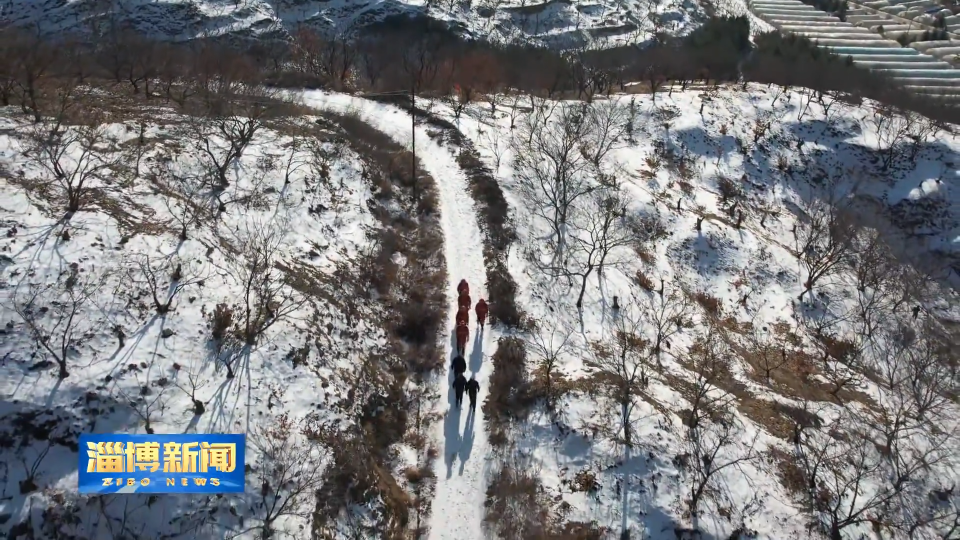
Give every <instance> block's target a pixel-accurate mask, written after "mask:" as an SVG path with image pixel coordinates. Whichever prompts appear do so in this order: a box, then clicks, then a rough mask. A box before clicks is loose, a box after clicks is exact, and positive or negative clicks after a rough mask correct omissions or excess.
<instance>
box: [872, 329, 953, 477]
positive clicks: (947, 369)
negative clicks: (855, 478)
mask: <svg viewBox="0 0 960 540" xmlns="http://www.w3.org/2000/svg"><path fill="white" fill-rule="evenodd" d="M927 324H928V327H927V328H922V327H921V330H922V333H918V331H917V330H915V329H914V328H911V327H909V326H907V325H906V324H903V325H901V326H900V328H899V329H898V330H897V331H896V332H893V333H891V334H888V335H886V336H884V338H883V339H877V340H876V341H875V343H874V345H873V346H872V347H871V349H872V352H873V353H874V354H873V355H872V356H871V359H872V360H873V361H874V363H875V365H874V372H875V373H876V379H877V381H878V382H879V383H880V385H881V388H882V389H883V391H882V392H880V393H878V395H877V397H876V398H875V400H876V406H875V407H872V408H869V409H865V410H864V411H863V414H862V416H863V418H864V421H865V423H866V425H867V426H869V427H870V428H871V430H872V432H873V433H874V434H875V435H877V436H878V438H879V440H878V446H879V447H880V448H882V449H883V451H884V453H885V454H886V455H889V456H891V458H892V459H893V460H894V463H893V465H894V469H898V468H899V466H900V465H901V462H900V456H901V455H903V454H904V453H905V452H907V451H909V449H910V448H912V445H913V444H914V443H915V442H916V439H917V438H918V437H929V436H931V435H930V434H928V433H927V431H928V427H929V425H928V424H929V422H931V421H935V419H938V418H942V417H943V416H944V414H946V412H947V411H946V407H947V406H948V405H949V403H950V396H952V395H955V393H956V392H957V390H958V383H957V375H958V373H960V366H958V365H957V364H956V362H952V361H951V360H952V359H951V358H949V354H950V352H949V351H950V350H951V349H952V348H954V347H955V344H953V343H951V342H950V341H948V340H943V339H939V336H938V335H937V334H938V332H937V331H936V330H935V329H933V328H930V327H929V324H931V323H927ZM951 364H952V365H951ZM934 432H935V433H941V434H942V433H945V430H944V428H942V427H938V428H937V429H936V430H934ZM932 436H933V437H937V435H932ZM931 446H938V445H937V444H935V442H934V441H931V440H929V438H928V440H927V447H928V448H929V447H931Z"/></svg>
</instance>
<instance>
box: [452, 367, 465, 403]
mask: <svg viewBox="0 0 960 540" xmlns="http://www.w3.org/2000/svg"><path fill="white" fill-rule="evenodd" d="M466 387H467V379H466V377H464V376H463V373H461V374H459V375H457V377H456V378H455V379H453V390H454V391H455V392H456V393H457V408H458V409H459V408H460V406H461V405H462V404H463V391H464V390H465V389H466Z"/></svg>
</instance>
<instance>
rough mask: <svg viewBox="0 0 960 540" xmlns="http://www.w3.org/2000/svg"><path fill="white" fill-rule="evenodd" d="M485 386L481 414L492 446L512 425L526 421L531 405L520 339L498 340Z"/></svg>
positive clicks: (525, 353)
mask: <svg viewBox="0 0 960 540" xmlns="http://www.w3.org/2000/svg"><path fill="white" fill-rule="evenodd" d="M487 386H488V391H487V399H486V400H485V401H484V403H483V412H484V413H485V414H486V417H487V425H488V427H489V429H490V433H491V434H492V436H491V444H492V440H493V438H494V437H493V435H496V436H497V438H498V439H499V435H502V434H503V432H504V431H505V430H506V429H507V427H509V425H510V423H511V422H513V421H516V420H520V419H523V418H525V417H526V414H527V412H528V411H529V409H530V407H531V406H532V405H533V402H534V396H533V393H532V392H531V390H530V384H529V382H528V380H527V350H526V348H525V347H524V343H523V341H522V340H520V338H516V337H504V338H500V341H499V344H498V346H497V352H495V353H494V354H493V373H491V375H490V382H489V384H488V385H487Z"/></svg>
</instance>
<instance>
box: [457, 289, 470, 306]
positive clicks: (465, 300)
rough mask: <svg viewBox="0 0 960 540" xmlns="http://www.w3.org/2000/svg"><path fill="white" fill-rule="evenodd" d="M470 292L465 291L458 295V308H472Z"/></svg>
mask: <svg viewBox="0 0 960 540" xmlns="http://www.w3.org/2000/svg"><path fill="white" fill-rule="evenodd" d="M470 303H471V302H470V293H468V292H467V291H463V292H462V293H460V296H459V297H457V307H458V308H467V309H470Z"/></svg>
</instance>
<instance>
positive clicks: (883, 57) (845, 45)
mask: <svg viewBox="0 0 960 540" xmlns="http://www.w3.org/2000/svg"><path fill="white" fill-rule="evenodd" d="M920 1H923V2H929V0H917V1H914V2H909V4H917V3H918V2H920ZM880 2H884V3H886V0H877V2H871V3H875V4H879V3H880ZM850 6H851V9H849V10H848V11H847V12H846V16H845V19H846V21H842V20H840V18H838V17H837V16H835V15H831V14H829V13H827V12H824V11H821V10H819V9H816V8H814V7H813V6H810V5H807V4H804V3H802V2H800V1H799V0H751V2H750V9H751V10H752V11H753V12H754V13H755V14H756V15H757V16H758V17H760V18H761V19H763V20H764V21H766V22H768V23H770V24H771V25H773V26H774V27H775V28H777V29H778V30H780V31H781V32H786V33H791V34H797V35H801V36H805V37H807V38H809V39H811V40H813V41H815V42H816V43H817V44H818V45H820V46H821V47H824V48H826V49H830V50H831V51H832V52H834V53H836V54H839V55H844V56H850V57H851V58H852V59H853V62H854V63H855V64H857V65H859V66H862V67H865V68H868V69H872V70H877V71H882V72H885V73H886V74H888V75H889V76H891V77H892V78H893V79H894V80H896V81H897V82H899V83H901V84H902V85H904V86H905V87H906V88H908V89H910V90H913V91H915V92H917V93H920V94H924V95H927V96H931V97H935V98H937V99H942V100H945V101H950V102H956V103H957V104H960V69H956V66H954V65H953V64H952V63H951V60H953V57H952V56H951V53H948V52H944V51H952V54H953V55H956V54H957V53H960V47H952V46H950V44H951V43H956V42H951V41H934V42H930V41H921V42H916V43H910V44H909V46H906V47H905V46H902V45H901V44H900V42H898V41H897V40H896V38H897V37H900V36H901V35H903V33H904V32H918V31H919V32H920V35H921V36H922V34H923V32H925V31H929V30H930V29H929V28H924V27H921V26H920V24H921V23H919V22H913V25H914V26H913V28H912V29H911V28H909V26H910V21H909V20H907V19H902V18H898V16H896V15H893V14H887V13H886V12H883V11H879V10H877V9H874V8H872V7H869V6H868V7H862V6H857V5H854V4H850ZM900 6H906V4H900ZM891 7H892V6H891ZM908 9H912V10H913V11H910V12H909V13H915V10H916V8H915V7H911V8H908ZM904 13H905V12H904ZM881 14H885V15H889V17H891V18H890V19H882V20H881V17H882V16H883V15H881ZM898 20H899V21H906V22H904V23H903V24H898V22H897V21H898ZM901 26H906V27H907V28H905V29H902V28H901ZM881 27H882V28H881ZM931 28H932V27H931ZM918 29H919V30H918Z"/></svg>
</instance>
